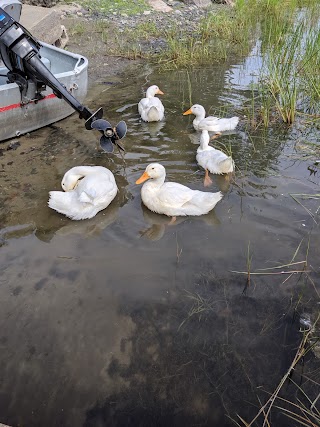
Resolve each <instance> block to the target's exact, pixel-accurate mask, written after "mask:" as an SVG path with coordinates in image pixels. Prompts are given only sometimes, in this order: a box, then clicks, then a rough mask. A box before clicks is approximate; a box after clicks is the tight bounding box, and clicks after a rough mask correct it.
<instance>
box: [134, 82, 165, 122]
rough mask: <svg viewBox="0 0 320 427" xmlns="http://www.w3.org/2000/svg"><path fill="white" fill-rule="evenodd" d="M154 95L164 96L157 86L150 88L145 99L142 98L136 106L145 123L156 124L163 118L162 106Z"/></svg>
mask: <svg viewBox="0 0 320 427" xmlns="http://www.w3.org/2000/svg"><path fill="white" fill-rule="evenodd" d="M155 95H164V93H163V92H162V91H161V90H160V89H159V87H158V86H156V85H153V86H150V87H149V88H148V89H147V92H146V97H145V98H142V99H141V100H140V102H139V104H138V111H139V114H140V116H141V118H142V120H143V121H145V122H158V121H160V120H162V119H163V118H164V106H163V104H162V102H161V101H160V99H159V98H157V97H156V96H155Z"/></svg>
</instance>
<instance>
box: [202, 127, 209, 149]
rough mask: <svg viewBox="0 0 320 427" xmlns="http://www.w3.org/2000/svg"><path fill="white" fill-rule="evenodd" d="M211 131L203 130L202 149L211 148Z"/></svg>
mask: <svg viewBox="0 0 320 427" xmlns="http://www.w3.org/2000/svg"><path fill="white" fill-rule="evenodd" d="M209 141H210V137H209V132H208V131H207V130H203V131H202V132H201V136H200V150H207V149H208V148H209Z"/></svg>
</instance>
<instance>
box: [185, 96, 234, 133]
mask: <svg viewBox="0 0 320 427" xmlns="http://www.w3.org/2000/svg"><path fill="white" fill-rule="evenodd" d="M189 114H194V115H195V116H196V117H195V119H194V120H193V122H192V124H193V127H194V129H195V130H199V131H202V130H207V131H209V132H215V133H216V135H215V136H214V137H212V138H211V139H214V138H217V137H218V136H219V135H221V132H224V131H226V130H233V129H235V128H236V126H237V124H238V123H239V117H236V116H235V117H231V118H228V119H220V118H219V117H214V116H208V117H206V110H205V109H204V107H203V106H202V105H200V104H194V105H193V106H192V107H191V108H189V110H187V111H185V112H184V113H183V115H184V116H187V115H189Z"/></svg>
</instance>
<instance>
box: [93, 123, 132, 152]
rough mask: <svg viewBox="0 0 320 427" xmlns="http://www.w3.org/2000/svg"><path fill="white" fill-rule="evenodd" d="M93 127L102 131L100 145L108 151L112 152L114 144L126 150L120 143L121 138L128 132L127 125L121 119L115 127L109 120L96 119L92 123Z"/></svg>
mask: <svg viewBox="0 0 320 427" xmlns="http://www.w3.org/2000/svg"><path fill="white" fill-rule="evenodd" d="M91 128H92V129H97V130H99V131H100V132H101V133H102V137H101V138H100V146H101V148H102V149H103V150H104V151H106V152H107V153H112V152H113V149H114V145H116V146H117V147H119V148H120V150H122V151H125V149H124V148H123V146H122V145H121V144H120V142H119V139H122V138H123V137H124V136H125V135H126V133H127V125H126V123H125V122H124V121H123V120H121V122H119V123H118V124H117V125H116V126H115V127H112V126H111V124H110V123H109V122H107V120H103V119H96V120H94V121H93V122H92V123H91Z"/></svg>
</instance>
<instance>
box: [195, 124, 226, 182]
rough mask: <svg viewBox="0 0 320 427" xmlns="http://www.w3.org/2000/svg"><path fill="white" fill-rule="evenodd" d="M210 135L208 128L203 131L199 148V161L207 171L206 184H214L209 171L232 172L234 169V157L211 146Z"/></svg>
mask: <svg viewBox="0 0 320 427" xmlns="http://www.w3.org/2000/svg"><path fill="white" fill-rule="evenodd" d="M209 141H210V136H209V132H208V131H207V130H203V131H202V132H201V137H200V147H198V149H197V156H196V159H197V162H198V164H199V165H200V166H202V167H203V168H204V169H205V171H206V174H205V178H204V186H205V187H207V186H209V185H210V184H212V181H211V179H210V177H209V172H211V173H214V174H219V175H220V174H224V173H231V172H233V170H234V161H233V159H232V157H230V156H227V155H226V154H225V153H223V152H222V151H220V150H216V149H215V148H213V147H210V146H209Z"/></svg>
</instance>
